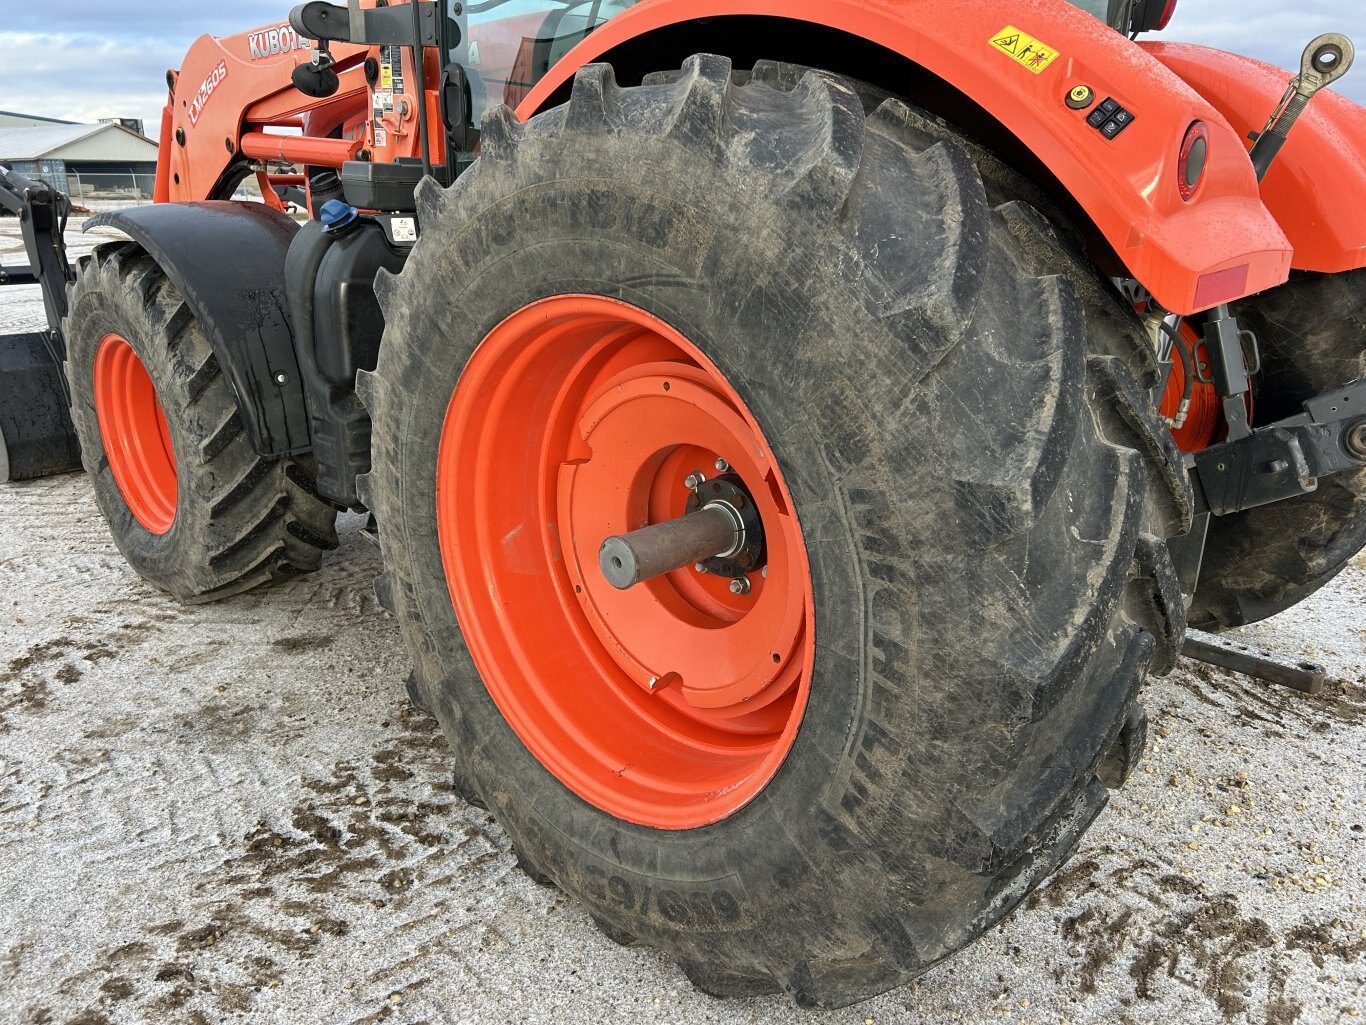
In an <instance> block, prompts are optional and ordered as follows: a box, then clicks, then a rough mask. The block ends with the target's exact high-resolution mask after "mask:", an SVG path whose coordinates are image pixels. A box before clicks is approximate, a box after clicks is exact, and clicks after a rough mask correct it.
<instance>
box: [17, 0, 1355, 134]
mask: <svg viewBox="0 0 1366 1025" xmlns="http://www.w3.org/2000/svg"><path fill="white" fill-rule="evenodd" d="M292 3H293V0H237V2H235V3H231V4H228V3H223V4H198V3H186V2H185V0H121V2H110V0H4V8H5V10H4V15H3V17H0V109H5V110H17V111H24V112H26V113H33V114H43V115H46V116H48V117H58V118H66V119H69V120H73V121H93V120H95V119H96V118H100V117H116V116H121V117H140V118H143V119H144V121H145V122H146V127H147V131H148V133H149V134H152V135H155V134H156V132H157V130H158V129H159V128H160V111H161V106H162V104H163V103H164V102H165V86H164V78H163V75H164V72H165V70H166V69H167V68H170V67H178V66H179V64H180V60H181V58H182V57H183V56H184V54H185V51H186V49H188V47H189V45H190V43H191V42H192V41H193V40H194V39H195V37H197V36H199V35H201V34H203V33H206V32H207V33H210V34H213V35H228V34H232V33H234V32H240V31H243V30H244V29H246V28H250V27H255V26H257V25H264V24H267V23H270V22H273V21H276V20H277V19H280V20H282V19H283V18H284V16H285V15H287V14H288V12H289V8H290V6H291V5H292ZM1001 4H1002V7H1006V6H1008V4H1007V2H1006V0H1001ZM1329 30H1337V31H1343V32H1346V33H1347V34H1348V35H1350V36H1352V37H1353V38H1354V39H1355V40H1356V41H1357V44H1358V45H1359V46H1360V47H1361V50H1362V53H1361V60H1360V63H1358V65H1357V68H1356V69H1355V70H1354V71H1353V72H1352V73H1351V74H1350V75H1348V76H1347V78H1346V79H1344V81H1343V82H1342V83H1341V85H1340V86H1339V88H1340V90H1341V91H1342V92H1344V93H1346V94H1347V95H1348V96H1351V97H1352V98H1353V99H1355V100H1356V101H1357V102H1359V103H1362V104H1366V4H1363V3H1362V0H1182V3H1181V7H1180V9H1179V10H1178V12H1177V15H1176V18H1175V19H1174V20H1173V22H1172V25H1171V27H1170V28H1169V29H1168V30H1167V32H1166V33H1164V37H1165V38H1170V39H1181V40H1189V41H1192V42H1200V43H1207V44H1210V45H1213V46H1219V47H1222V48H1223V49H1227V50H1234V51H1237V52H1241V53H1246V54H1250V55H1252V56H1254V57H1259V58H1261V59H1262V60H1266V61H1270V62H1271V63H1274V64H1278V65H1280V66H1282V67H1287V68H1290V67H1297V66H1298V64H1299V57H1300V53H1301V51H1302V49H1303V47H1304V44H1305V43H1307V42H1308V41H1309V40H1310V39H1311V38H1313V37H1314V36H1316V35H1317V34H1319V33H1320V32H1326V31H1329Z"/></svg>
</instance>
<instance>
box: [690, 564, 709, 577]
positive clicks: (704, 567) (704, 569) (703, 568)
mask: <svg viewBox="0 0 1366 1025" xmlns="http://www.w3.org/2000/svg"><path fill="white" fill-rule="evenodd" d="M693 569H695V570H696V571H697V572H698V573H701V574H702V575H703V576H706V575H707V564H706V563H704V562H699V563H698V564H697V565H696V566H694V567H693Z"/></svg>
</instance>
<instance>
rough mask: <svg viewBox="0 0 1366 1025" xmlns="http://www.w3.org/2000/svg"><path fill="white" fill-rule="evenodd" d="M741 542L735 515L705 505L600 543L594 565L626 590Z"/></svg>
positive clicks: (720, 507) (728, 550)
mask: <svg viewBox="0 0 1366 1025" xmlns="http://www.w3.org/2000/svg"><path fill="white" fill-rule="evenodd" d="M743 543H744V527H743V526H742V524H741V523H740V520H739V517H738V516H736V514H735V513H734V512H732V511H731V510H730V509H729V507H727V506H725V505H720V504H716V505H709V506H707V507H706V508H705V509H700V510H698V511H697V512H694V513H688V514H687V515H685V516H679V517H678V518H677V519H672V520H666V521H664V522H663V523H653V524H651V525H650V526H648V527H641V528H640V529H639V530H633V531H631V532H630V533H629V534H618V535H616V536H613V537H609V538H608V539H607V540H606V541H604V542H603V543H602V549H601V551H600V552H599V553H598V564H599V565H600V566H601V567H602V575H603V576H604V577H606V578H607V582H608V583H609V584H611V585H612V586H613V587H615V588H617V589H618V590H621V591H625V590H627V589H629V588H631V587H634V586H635V585H636V584H638V583H640V582H641V581H642V580H649V579H650V578H651V577H657V576H661V575H663V574H665V573H672V572H673V571H674V570H677V569H682V568H683V567H685V566H691V565H694V564H695V563H699V562H706V561H707V560H708V559H711V558H715V557H716V556H718V555H727V554H729V553H731V552H734V551H735V550H736V549H737V548H739V547H741V546H742V545H743Z"/></svg>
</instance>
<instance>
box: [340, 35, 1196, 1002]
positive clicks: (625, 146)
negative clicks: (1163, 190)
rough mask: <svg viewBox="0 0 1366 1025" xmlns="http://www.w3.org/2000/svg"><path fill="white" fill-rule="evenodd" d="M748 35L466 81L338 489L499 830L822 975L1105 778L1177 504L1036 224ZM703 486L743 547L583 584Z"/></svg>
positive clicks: (1166, 624)
mask: <svg viewBox="0 0 1366 1025" xmlns="http://www.w3.org/2000/svg"><path fill="white" fill-rule="evenodd" d="M775 67H776V66H775V65H761V66H760V67H759V68H756V70H755V73H754V75H753V76H752V77H751V78H750V80H749V82H748V84H745V85H737V84H735V83H734V82H733V80H732V76H731V67H730V63H729V61H727V60H725V59H723V58H720V57H712V56H702V57H694V58H691V59H690V60H689V61H688V62H687V63H686V64H685V66H684V69H683V74H682V75H681V76H680V77H679V78H678V80H677V81H673V82H661V81H652V82H651V83H649V84H646V85H642V86H640V87H635V88H626V89H623V88H619V87H618V86H617V85H616V84H615V82H614V80H613V76H612V71H611V69H610V68H609V67H606V66H602V65H598V66H590V67H586V68H584V69H583V70H581V71H580V72H579V74H578V76H577V78H576V80H575V82H574V86H573V90H572V95H571V99H570V101H569V103H568V104H567V105H566V106H564V107H561V108H557V109H555V110H552V111H549V112H547V113H544V114H542V115H540V116H538V117H536V118H534V119H532V120H530V121H528V122H527V123H525V124H521V123H518V122H517V121H516V120H515V119H514V117H513V115H512V114H511V112H510V111H509V110H507V109H506V108H498V109H495V110H493V111H491V112H490V113H489V115H488V116H487V117H486V118H485V120H484V124H483V135H482V140H483V143H482V144H483V154H482V157H481V159H480V160H479V162H478V163H477V164H476V165H475V166H474V168H472V169H471V170H470V171H469V172H468V173H466V174H465V175H464V176H462V177H461V178H460V179H459V180H458V181H457V182H456V183H455V184H454V185H453V186H452V187H451V188H449V189H447V190H444V191H443V190H441V189H440V188H436V187H433V185H432V183H428V184H427V185H426V186H424V188H423V189H422V190H420V192H419V217H420V222H421V224H422V228H423V232H422V237H421V240H420V241H419V242H418V244H417V247H416V248H415V250H414V251H413V253H412V256H411V258H410V259H409V261H408V263H407V265H406V266H405V268H404V270H403V272H402V274H401V276H399V277H397V278H391V277H386V276H385V275H381V278H380V282H379V292H380V296H381V302H382V303H383V305H384V307H385V310H386V322H387V328H386V332H385V336H384V342H383V345H382V346H381V348H380V356H379V363H378V366H377V368H376V370H375V372H374V373H373V374H362V375H361V380H360V388H361V394H362V397H363V398H364V399H365V401H366V404H367V406H368V408H369V409H370V411H371V413H372V415H373V420H374V439H375V440H374V458H373V470H372V471H371V473H370V474H369V475H367V476H366V477H363V478H362V479H361V482H360V483H361V494H362V498H363V500H364V501H365V502H366V504H367V505H368V506H369V507H370V508H372V509H374V510H375V511H376V515H377V516H378V518H379V521H380V523H382V524H383V525H384V530H383V532H382V534H381V544H382V546H383V549H384V562H385V567H386V573H387V574H388V577H389V579H388V580H387V581H386V587H385V590H386V591H387V593H390V594H391V595H392V596H393V601H394V608H395V613H396V615H397V617H398V620H399V623H400V625H401V628H402V630H403V634H404V637H405V641H406V643H407V647H408V650H409V652H410V653H411V655H412V657H413V659H414V663H415V666H414V668H415V672H414V677H413V688H414V690H415V691H416V694H417V700H418V701H419V703H420V704H422V705H423V706H425V707H427V708H430V709H431V710H432V711H433V713H434V714H435V715H436V716H437V718H438V719H439V720H440V722H441V724H442V726H443V728H444V730H445V732H446V734H447V736H448V738H449V740H450V742H451V747H452V749H453V750H454V751H455V753H456V758H457V760H458V765H457V766H456V771H455V778H456V780H457V785H458V786H459V787H460V788H461V789H462V791H463V792H464V793H465V794H466V796H467V797H468V798H470V799H471V800H473V801H477V802H479V803H481V804H482V805H484V806H486V807H487V808H489V809H490V811H491V812H492V813H493V814H494V815H496V816H497V817H498V818H499V819H500V820H501V822H502V823H503V825H504V826H505V827H506V829H507V831H508V833H509V835H510V836H511V837H512V840H513V843H514V845H515V847H516V849H517V853H518V860H519V861H520V862H521V863H522V864H523V865H525V866H527V867H528V868H529V869H530V870H531V871H532V872H533V873H534V874H535V875H536V876H537V877H538V878H543V879H548V880H552V881H554V882H555V883H556V884H557V885H559V886H560V887H561V888H563V889H564V890H566V891H567V892H569V893H571V894H573V895H574V896H575V897H577V898H578V899H579V900H581V901H582V902H583V903H584V904H585V905H586V906H587V908H588V910H589V913H590V914H591V915H592V916H593V918H594V919H595V920H596V921H597V922H598V923H599V924H601V925H602V926H603V928H604V930H605V931H606V932H607V933H608V934H609V935H610V936H611V937H612V938H614V939H616V940H617V941H618V942H626V943H635V942H639V943H643V944H648V945H651V946H654V947H656V948H658V949H661V950H663V951H666V952H667V953H669V954H670V955H671V956H673V957H674V958H676V959H677V960H678V962H679V963H680V964H681V966H682V968H683V970H684V971H685V972H686V973H687V975H688V976H689V977H690V978H691V979H692V980H693V982H694V983H696V984H697V985H698V986H699V987H700V988H702V989H703V990H705V991H707V992H709V993H714V994H719V995H726V996H744V995H753V994H759V993H769V992H775V991H779V990H782V991H786V992H787V993H789V994H791V995H792V996H793V997H794V998H795V999H796V1000H797V1001H798V1002H800V1003H803V1004H819V1005H826V1006H840V1005H845V1004H849V1003H852V1002H854V1001H857V1000H860V999H864V998H866V997H869V996H872V995H874V994H876V993H879V992H882V991H884V990H887V989H889V988H891V987H893V986H896V985H898V984H900V983H902V982H905V981H906V980H908V979H911V978H913V977H914V976H916V975H918V974H920V973H922V972H924V971H926V970H927V969H928V968H929V967H930V966H931V965H933V964H934V963H935V962H937V961H939V960H940V959H942V958H944V957H946V956H947V955H949V954H950V953H952V952H953V951H955V950H957V949H959V948H961V947H963V946H965V945H966V944H967V943H969V942H971V941H972V940H973V939H974V938H975V937H977V936H979V935H981V934H982V933H983V932H984V931H985V930H987V929H988V928H990V927H991V926H992V925H993V924H994V923H995V922H997V921H998V920H999V919H1000V918H1001V917H1002V916H1004V915H1005V914H1007V913H1008V912H1009V911H1010V910H1011V909H1012V908H1013V907H1015V905H1016V904H1017V903H1018V902H1019V901H1020V900H1021V899H1022V898H1023V897H1024V896H1025V895H1026V894H1027V893H1028V892H1029V891H1030V889H1032V888H1033V887H1034V886H1036V885H1037V884H1038V883H1039V882H1040V881H1041V880H1043V879H1044V878H1046V877H1047V876H1048V875H1049V874H1050V873H1051V872H1053V871H1054V869H1055V868H1056V867H1057V866H1058V865H1059V864H1060V863H1061V862H1062V861H1063V860H1064V859H1065V858H1066V857H1067V856H1068V854H1069V852H1070V851H1071V850H1072V849H1073V847H1074V845H1075V844H1076V843H1077V841H1078V839H1079V838H1080V836H1081V835H1082V833H1083V831H1084V830H1085V829H1086V827H1087V826H1088V825H1089V823H1090V822H1091V821H1092V820H1093V819H1094V818H1095V816H1096V815H1097V814H1098V813H1099V812H1100V810H1101V808H1102V807H1103V806H1104V804H1105V801H1106V788H1105V785H1104V784H1103V783H1102V780H1101V778H1100V776H1101V774H1102V773H1103V774H1104V776H1105V777H1106V779H1108V780H1110V781H1112V782H1114V783H1118V782H1121V781H1122V780H1123V778H1124V777H1125V776H1126V775H1127V773H1128V771H1129V770H1130V769H1131V768H1132V764H1133V762H1134V761H1135V760H1136V759H1137V757H1138V751H1139V749H1141V745H1142V734H1143V729H1142V726H1143V720H1142V716H1141V713H1140V712H1139V711H1138V710H1137V707H1136V697H1137V693H1138V689H1139V685H1140V683H1141V681H1142V679H1143V677H1144V675H1145V673H1146V672H1147V671H1148V670H1149V668H1150V667H1151V666H1153V665H1158V666H1160V667H1162V668H1165V667H1167V666H1169V665H1170V664H1171V662H1172V661H1173V659H1174V658H1175V653H1176V651H1177V650H1178V648H1179V645H1180V641H1181V634H1182V632H1183V630H1184V621H1183V620H1182V611H1183V609H1184V605H1183V602H1182V600H1181V595H1180V590H1179V586H1178V584H1177V581H1176V579H1175V575H1174V573H1173V571H1172V568H1171V564H1170V560H1169V558H1168V555H1167V548H1166V545H1165V543H1164V541H1163V539H1164V538H1165V537H1168V536H1172V535H1174V534H1177V533H1180V532H1182V531H1183V530H1184V529H1186V528H1187V527H1188V526H1189V521H1190V495H1189V491H1188V490H1187V489H1184V488H1183V487H1182V484H1181V482H1182V481H1183V479H1184V478H1183V475H1182V474H1181V473H1180V462H1179V457H1178V456H1177V454H1176V452H1175V449H1174V447H1173V446H1172V445H1171V441H1170V437H1169V436H1165V440H1164V433H1163V431H1162V429H1161V428H1160V427H1159V425H1158V424H1157V422H1156V421H1155V420H1154V418H1153V416H1152V414H1151V412H1150V411H1149V410H1148V404H1147V402H1146V399H1145V398H1144V396H1145V394H1146V392H1145V389H1147V388H1150V387H1151V386H1152V384H1153V383H1154V381H1155V380H1156V374H1155V370H1154V367H1153V366H1152V357H1151V354H1150V353H1149V352H1148V350H1147V348H1146V346H1145V342H1144V336H1143V333H1142V331H1141V329H1140V328H1139V327H1138V326H1137V325H1136V323H1135V322H1134V319H1133V317H1132V314H1131V313H1129V312H1128V311H1125V310H1124V309H1123V307H1122V305H1121V304H1120V303H1119V301H1118V300H1117V298H1116V297H1114V296H1113V295H1111V294H1108V293H1107V292H1106V291H1105V289H1104V288H1103V287H1102V285H1101V284H1099V283H1098V282H1099V279H1098V278H1097V276H1096V275H1095V273H1094V272H1093V271H1091V270H1089V269H1088V268H1086V267H1085V266H1084V265H1082V264H1081V263H1079V262H1078V261H1077V260H1076V259H1075V258H1074V257H1073V256H1072V255H1070V254H1069V252H1068V251H1067V250H1066V248H1065V246H1064V244H1063V243H1061V242H1060V241H1059V239H1058V238H1057V236H1056V235H1055V234H1054V233H1053V231H1052V229H1051V228H1050V227H1049V225H1048V223H1047V222H1046V221H1045V220H1044V219H1043V218H1042V217H1040V216H1039V215H1038V214H1037V213H1035V212H1034V211H1033V210H1032V209H1031V208H1030V207H1028V206H1027V205H1025V204H1023V203H1021V202H1019V201H1018V199H1017V198H1010V197H1003V198H1000V199H999V200H998V199H997V197H996V195H995V194H993V193H991V192H989V190H988V189H987V188H986V187H984V185H983V181H982V177H981V175H980V174H979V172H978V168H977V165H976V164H975V163H974V160H973V158H972V157H971V156H969V150H968V149H967V148H965V147H964V146H962V145H960V144H959V143H958V142H957V141H955V137H954V136H953V135H952V133H949V132H946V131H945V129H944V127H943V126H942V125H941V124H938V123H936V122H932V121H930V120H929V119H927V118H926V117H924V116H923V115H921V114H920V113H918V112H916V111H915V110H912V109H911V108H909V107H907V106H906V105H904V104H902V103H901V102H899V101H896V100H889V101H887V102H885V103H883V104H881V106H879V107H878V108H877V109H876V110H875V111H874V112H873V113H872V114H871V115H867V114H865V111H864V109H863V107H862V105H861V103H860V99H859V96H858V95H857V94H856V93H855V91H854V90H853V89H852V88H851V87H850V86H849V85H848V83H846V82H845V81H844V80H842V79H840V78H837V77H835V76H832V75H829V74H825V73H820V72H809V73H805V74H802V75H801V76H799V77H797V78H796V80H795V81H792V82H786V83H784V82H782V81H780V80H779V81H777V82H775V79H776V78H778V77H779V76H775V75H772V74H771V71H772V70H773V69H774V68H775ZM1088 318H1090V324H1089V326H1088ZM1088 345H1090V346H1091V349H1090V351H1088ZM700 478H705V480H702V481H701V483H699V479H700ZM727 489H729V493H730V494H732V495H734V494H736V493H737V490H738V492H742V494H741V497H742V498H743V499H745V501H743V502H738V500H736V501H737V505H743V506H745V507H746V508H753V509H755V510H756V515H757V517H758V519H759V521H760V523H761V525H762V535H763V539H764V552H765V554H764V556H763V558H764V560H766V561H765V562H764V565H763V566H762V568H760V567H758V566H757V565H756V566H754V567H752V568H751V569H749V570H744V576H743V579H741V578H740V577H734V578H732V577H731V576H730V574H733V573H735V572H737V570H736V568H735V566H734V565H730V568H729V569H727V568H726V567H727V565H728V564H727V563H726V561H725V560H724V559H721V560H719V561H718V560H711V561H709V562H704V563H702V564H701V566H702V568H703V569H705V570H706V572H699V571H698V569H697V568H695V566H694V565H691V564H689V565H684V566H682V567H681V568H679V569H677V570H673V571H669V572H665V573H663V574H662V575H659V576H656V577H654V578H652V579H648V580H645V581H644V582H642V583H638V584H636V585H635V586H634V587H631V588H629V589H627V590H617V589H616V588H615V587H613V586H611V585H610V584H609V583H608V582H607V580H606V579H605V576H604V572H603V571H602V570H601V569H600V568H599V564H598V560H599V551H600V548H601V546H602V545H603V542H604V539H606V538H607V537H609V536H613V535H618V534H622V533H624V532H628V531H634V530H636V529H638V528H640V527H643V526H644V525H646V524H647V523H648V524H654V523H659V522H663V521H666V520H670V519H674V518H677V517H679V516H680V515H682V514H683V513H684V512H685V509H686V508H688V507H689V506H688V503H689V502H692V501H693V498H692V497H690V495H691V496H694V497H698V498H705V497H706V496H707V495H711V494H712V493H713V490H714V491H715V493H716V494H722V493H725V492H726V490H727ZM747 529H748V528H747ZM737 558H738V557H737Z"/></svg>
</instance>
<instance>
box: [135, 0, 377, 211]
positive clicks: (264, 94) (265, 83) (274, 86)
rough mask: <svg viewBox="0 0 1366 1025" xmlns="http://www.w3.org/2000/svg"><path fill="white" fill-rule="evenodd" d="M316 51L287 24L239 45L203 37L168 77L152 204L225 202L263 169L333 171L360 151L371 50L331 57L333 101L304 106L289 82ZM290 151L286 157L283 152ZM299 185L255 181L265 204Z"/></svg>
mask: <svg viewBox="0 0 1366 1025" xmlns="http://www.w3.org/2000/svg"><path fill="white" fill-rule="evenodd" d="M311 46H312V43H311V41H310V40H307V39H304V38H302V37H301V36H299V35H298V34H297V33H296V32H295V31H294V30H293V29H292V28H291V27H290V26H289V23H288V22H281V23H277V24H274V25H269V26H265V27H262V28H256V29H252V30H251V31H249V32H243V33H240V34H238V35H235V36H226V37H223V38H221V39H220V38H215V37H213V36H208V35H205V36H200V37H199V38H198V39H196V40H195V42H194V43H193V45H191V47H190V50H189V52H188V53H187V54H186V55H185V60H184V63H183V64H182V65H181V67H180V70H179V71H170V72H167V84H168V86H169V88H170V96H169V98H168V101H167V104H166V107H165V109H164V110H163V111H162V128H161V148H160V152H159V155H158V157H159V159H158V164H157V197H156V198H157V200H158V201H159V202H165V201H168V200H169V201H185V200H202V199H226V198H228V196H230V195H231V194H232V191H233V189H234V188H235V187H236V186H237V184H238V182H240V181H241V180H242V178H243V177H245V176H246V175H247V174H249V173H251V172H252V171H253V170H258V171H259V173H262V174H266V172H264V171H261V170H260V169H262V168H265V167H266V166H267V165H268V164H269V163H271V162H276V163H282V162H288V161H289V160H290V159H291V158H293V159H299V158H303V159H304V160H307V159H309V158H310V157H314V158H316V159H317V162H318V163H323V164H328V165H331V166H337V165H339V164H340V162H341V161H342V160H349V159H351V158H352V157H354V156H355V155H356V154H357V152H359V151H360V150H361V148H362V147H363V146H364V144H365V139H364V135H363V131H362V129H363V126H364V124H365V119H366V118H367V116H368V87H367V85H366V81H365V69H364V67H363V62H364V58H365V56H366V55H367V54H368V53H369V49H368V48H367V47H363V46H348V45H344V44H342V45H338V46H337V47H335V48H334V50H333V57H334V58H335V59H336V61H337V63H336V71H337V73H338V78H339V88H338V90H337V92H336V93H335V94H333V95H331V96H327V97H309V96H305V95H304V94H303V93H301V92H300V91H299V90H298V89H296V88H295V86H294V83H293V81H292V80H291V74H292V72H293V71H294V68H295V66H296V65H298V64H304V63H307V62H308V61H309V60H310V59H311V52H312V51H311V49H310V47H311ZM286 141H287V143H288V145H289V147H290V149H291V151H292V152H291V153H290V154H289V155H286V154H285V153H283V152H282V150H281V145H282V143H284V142H286ZM282 184H284V185H300V184H302V182H300V181H298V180H297V179H296V178H294V177H291V176H288V175H285V176H280V175H269V176H268V180H266V179H263V180H262V181H261V185H262V189H261V191H262V194H263V195H264V196H265V198H266V201H267V202H271V201H272V200H273V199H274V197H273V195H270V194H269V193H271V186H273V185H282Z"/></svg>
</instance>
